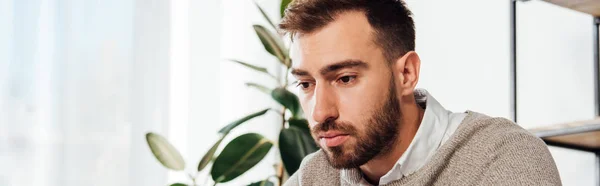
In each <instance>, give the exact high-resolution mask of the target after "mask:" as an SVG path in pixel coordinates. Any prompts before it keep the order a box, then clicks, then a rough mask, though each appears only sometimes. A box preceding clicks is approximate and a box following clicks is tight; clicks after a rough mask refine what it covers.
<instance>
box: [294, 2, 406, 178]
mask: <svg viewBox="0 0 600 186" xmlns="http://www.w3.org/2000/svg"><path fill="white" fill-rule="evenodd" d="M291 55H292V61H293V62H294V64H293V70H292V74H294V76H295V77H296V78H297V80H298V90H299V91H298V92H299V98H300V102H301V105H302V109H303V110H304V113H306V114H307V115H306V117H307V119H308V120H309V123H310V128H311V133H312V135H313V138H314V139H315V141H316V142H317V144H318V145H319V146H320V147H321V148H322V149H323V150H324V151H325V153H326V154H327V157H328V160H329V162H330V163H331V165H332V166H334V167H336V168H354V167H358V166H360V165H363V164H365V163H367V162H368V161H369V160H371V159H372V158H374V157H375V156H377V155H379V154H382V153H385V152H387V151H388V150H389V148H390V147H392V146H393V145H394V142H395V140H396V139H397V134H398V122H399V121H400V108H399V107H400V106H399V101H398V98H397V95H396V87H395V86H394V85H395V84H394V80H393V74H392V70H391V68H390V65H389V64H388V62H387V61H386V59H385V57H384V55H383V53H382V50H381V48H380V47H379V46H378V45H377V44H376V43H374V40H373V30H372V28H371V26H370V25H369V23H368V21H367V19H366V17H365V16H364V14H363V13H362V12H347V13H342V14H340V15H339V16H338V17H337V18H336V20H335V21H333V22H331V23H329V24H328V25H327V26H325V27H323V28H322V29H320V30H317V31H315V32H314V33H310V34H304V35H301V36H299V37H297V38H296V39H295V41H294V44H293V46H292V52H291Z"/></svg>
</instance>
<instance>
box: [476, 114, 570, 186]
mask: <svg viewBox="0 0 600 186" xmlns="http://www.w3.org/2000/svg"><path fill="white" fill-rule="evenodd" d="M512 125H516V124H514V123H512ZM490 140H494V144H495V145H494V148H496V150H495V152H494V153H490V154H489V156H488V160H489V164H488V167H487V169H485V171H484V172H483V176H482V177H481V179H480V181H481V182H480V184H479V185H561V181H560V176H559V174H558V170H557V168H556V164H555V163H554V159H553V158H552V155H551V154H550V151H549V150H548V147H547V146H546V144H545V143H544V142H543V141H542V140H541V139H539V138H538V137H536V136H534V135H532V134H530V133H529V132H527V131H526V130H524V129H522V128H520V127H517V128H513V129H512V130H508V131H505V132H502V133H501V134H498V135H493V136H492V137H491V138H490Z"/></svg>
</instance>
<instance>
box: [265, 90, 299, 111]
mask: <svg viewBox="0 0 600 186" xmlns="http://www.w3.org/2000/svg"><path fill="white" fill-rule="evenodd" d="M271 97H272V98H273V99H275V100H276V101H277V102H279V103H280V104H281V105H283V106H285V107H286V108H288V109H290V111H291V112H292V115H293V116H294V118H300V117H301V116H302V108H300V102H299V101H298V96H296V95H295V94H294V93H292V92H290V91H288V90H287V89H285V88H276V89H274V90H273V91H271Z"/></svg>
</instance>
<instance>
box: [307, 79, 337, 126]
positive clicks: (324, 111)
mask: <svg viewBox="0 0 600 186" xmlns="http://www.w3.org/2000/svg"><path fill="white" fill-rule="evenodd" d="M315 88H316V89H315V94H314V95H315V96H314V106H313V109H312V117H313V120H314V121H315V122H317V123H323V122H325V121H327V120H336V119H337V118H338V117H339V112H338V109H337V97H336V95H335V93H334V92H333V91H331V90H330V89H328V87H326V86H320V87H319V86H317V87H315Z"/></svg>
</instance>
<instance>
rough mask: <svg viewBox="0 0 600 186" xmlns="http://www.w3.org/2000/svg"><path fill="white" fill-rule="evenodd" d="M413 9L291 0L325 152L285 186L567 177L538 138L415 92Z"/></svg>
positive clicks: (379, 0)
mask: <svg viewBox="0 0 600 186" xmlns="http://www.w3.org/2000/svg"><path fill="white" fill-rule="evenodd" d="M411 16H412V15H411V12H410V11H409V10H408V9H407V8H406V6H405V4H404V3H403V2H401V1H399V0H295V1H294V2H293V3H292V4H291V5H290V6H289V7H288V9H287V10H286V15H285V17H284V19H283V20H282V22H281V23H280V25H279V27H280V29H281V31H283V32H285V33H287V34H289V35H291V36H292V39H293V41H292V49H291V52H290V53H291V54H290V55H291V58H292V61H293V67H292V72H291V73H292V74H293V75H294V76H295V77H296V78H297V80H298V87H299V88H298V89H299V98H300V101H301V105H302V108H303V110H304V111H305V113H306V116H307V118H308V120H309V123H310V128H311V133H312V135H313V137H314V138H315V140H316V142H317V144H319V146H320V147H321V150H319V151H317V152H315V153H313V154H311V155H309V156H307V157H306V158H305V159H304V160H303V162H302V165H301V166H300V169H299V170H298V171H297V172H296V173H295V174H294V175H292V176H291V177H290V178H289V180H288V181H287V182H286V183H285V185H560V184H561V182H560V178H559V175H558V172H557V170H556V165H555V164H554V161H553V159H552V156H551V155H550V153H549V151H548V148H547V147H546V146H545V144H544V142H543V141H541V140H540V139H539V138H537V137H535V136H533V135H531V134H530V133H528V132H527V131H526V130H524V129H522V128H521V127H519V126H518V125H516V124H515V123H513V122H511V121H509V120H507V119H503V118H493V117H489V116H486V115H483V114H480V113H477V112H472V111H467V112H464V113H452V112H450V111H447V110H446V109H444V107H442V106H441V105H440V103H438V102H437V101H436V100H435V99H434V98H433V97H432V96H431V95H430V94H429V93H428V92H427V91H425V90H419V89H417V90H415V86H416V85H417V82H418V80H419V68H420V63H421V61H420V59H419V56H418V55H417V53H416V52H415V51H414V49H415V30H414V25H413V20H412V18H411ZM463 83H468V80H465V82H463ZM474 86H476V85H474Z"/></svg>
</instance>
